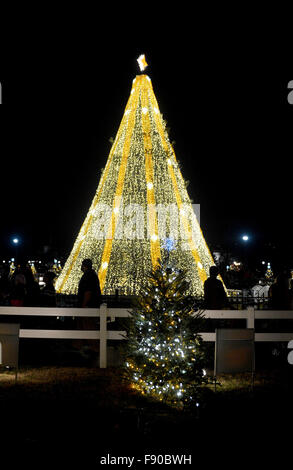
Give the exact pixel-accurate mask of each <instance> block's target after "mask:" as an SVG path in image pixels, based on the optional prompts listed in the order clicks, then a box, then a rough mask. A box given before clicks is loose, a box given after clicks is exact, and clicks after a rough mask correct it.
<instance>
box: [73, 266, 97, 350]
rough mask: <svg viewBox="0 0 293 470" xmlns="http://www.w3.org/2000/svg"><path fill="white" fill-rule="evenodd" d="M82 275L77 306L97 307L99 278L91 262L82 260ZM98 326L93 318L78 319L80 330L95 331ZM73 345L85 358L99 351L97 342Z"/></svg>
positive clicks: (77, 342) (88, 341)
mask: <svg viewBox="0 0 293 470" xmlns="http://www.w3.org/2000/svg"><path fill="white" fill-rule="evenodd" d="M81 270H82V271H83V275H82V277H81V279H80V281H79V285H78V306H79V307H81V308H90V307H99V305H100V302H101V289H100V283H99V278H98V276H97V274H96V272H95V271H94V270H93V268H92V260H91V259H88V258H87V259H84V260H83V262H82V264H81ZM97 326H98V321H97V318H95V317H85V318H83V317H78V318H77V328H78V329H80V330H96V329H97ZM74 345H75V346H76V347H78V348H79V349H80V348H81V355H82V356H83V357H84V358H86V359H89V358H94V356H97V352H98V351H99V345H98V342H97V341H91V340H87V341H85V340H83V341H82V342H81V341H80V340H75V341H74Z"/></svg>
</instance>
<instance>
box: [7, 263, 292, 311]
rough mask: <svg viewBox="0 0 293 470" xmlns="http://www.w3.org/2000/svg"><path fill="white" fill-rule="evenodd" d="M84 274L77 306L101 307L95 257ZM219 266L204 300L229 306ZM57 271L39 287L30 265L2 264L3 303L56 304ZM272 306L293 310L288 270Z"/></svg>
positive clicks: (211, 304) (219, 306)
mask: <svg viewBox="0 0 293 470" xmlns="http://www.w3.org/2000/svg"><path fill="white" fill-rule="evenodd" d="M81 270H82V272H83V275H82V277H81V279H80V282H79V288H78V295H77V306H78V307H98V306H99V305H100V302H101V290H100V286H99V278H98V276H97V274H96V273H95V271H94V270H93V269H92V261H91V260H90V259H85V260H83V262H82V265H81ZM218 275H219V270H218V268H217V267H216V266H212V267H211V268H210V276H209V277H208V279H207V280H206V281H205V283H204V304H205V308H206V309H209V310H213V309H222V308H229V300H228V297H227V294H226V291H225V289H224V286H223V283H222V281H221V280H220V279H218ZM55 277H56V275H55V273H54V272H52V271H47V272H46V273H45V274H44V278H43V283H44V285H43V287H40V286H39V284H38V282H37V281H36V279H35V278H34V275H33V272H32V270H31V267H30V266H29V265H25V266H23V267H22V266H18V267H17V269H16V270H15V271H14V273H13V275H11V274H10V272H9V269H7V268H6V269H5V268H2V272H1V274H0V305H5V306H9V305H10V306H13V307H36V306H43V307H54V306H56V292H55V287H54V280H55ZM268 298H269V308H270V309H272V310H285V309H289V310H293V279H291V280H290V281H289V277H288V275H287V273H286V272H281V273H280V274H279V275H278V276H277V278H276V279H275V282H274V283H273V284H272V285H271V286H270V288H269V292H268Z"/></svg>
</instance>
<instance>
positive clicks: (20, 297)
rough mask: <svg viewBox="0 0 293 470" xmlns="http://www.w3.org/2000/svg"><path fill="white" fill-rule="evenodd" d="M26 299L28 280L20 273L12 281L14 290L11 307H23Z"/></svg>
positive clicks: (11, 296) (12, 290)
mask: <svg viewBox="0 0 293 470" xmlns="http://www.w3.org/2000/svg"><path fill="white" fill-rule="evenodd" d="M25 298H26V279H25V276H24V275H23V274H21V273H20V272H18V273H17V274H16V275H15V276H14V279H13V280H12V289H11V294H10V305H12V306H13V307H23V305H24V302H25Z"/></svg>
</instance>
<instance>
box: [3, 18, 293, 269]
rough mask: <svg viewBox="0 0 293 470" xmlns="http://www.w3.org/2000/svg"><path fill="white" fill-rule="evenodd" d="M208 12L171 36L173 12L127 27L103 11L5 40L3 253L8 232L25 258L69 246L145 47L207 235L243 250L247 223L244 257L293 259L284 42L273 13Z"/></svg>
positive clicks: (291, 73)
mask: <svg viewBox="0 0 293 470" xmlns="http://www.w3.org/2000/svg"><path fill="white" fill-rule="evenodd" d="M173 13H174V17H173V19H174V20H175V17H176V11H174V12H173ZM285 13H286V12H285ZM185 17H186V18H187V17H188V12H186V14H185ZM243 19H244V18H243ZM271 19H272V18H271ZM205 20H206V21H205V23H204V27H203V28H200V26H201V24H200V23H201V19H200V18H196V21H195V23H192V21H191V23H190V24H188V25H187V24H185V23H184V21H181V23H180V25H181V26H182V28H183V29H181V30H180V31H181V32H180V34H179V29H178V24H177V23H176V28H175V23H174V22H173V23H168V22H166V24H165V30H164V33H163V31H162V23H160V22H159V21H153V23H152V26H151V29H150V28H149V27H148V22H147V21H146V20H144V21H142V23H143V25H141V27H137V28H136V29H135V30H134V29H131V25H130V26H126V25H125V30H124V32H123V31H122V30H121V29H120V30H117V29H116V28H115V26H114V25H113V24H112V23H111V18H109V17H106V20H105V25H104V26H105V28H104V30H103V31H104V32H101V30H100V26H101V23H103V20H102V19H101V18H99V22H98V24H96V25H94V24H92V23H89V24H88V27H87V24H86V23H84V24H83V28H82V29H81V28H79V27H77V25H78V23H73V24H71V23H70V22H69V23H67V24H66V25H64V24H62V23H61V24H60V25H58V27H57V26H56V25H54V27H52V26H51V27H49V29H47V28H46V29H45V32H44V31H43V25H38V27H37V29H36V30H33V32H32V31H31V30H30V29H29V28H28V29H27V30H26V32H25V33H24V34H23V35H21V34H19V35H18V36H16V39H15V38H14V37H13V35H14V32H13V31H12V32H11V33H10V35H8V36H7V37H6V44H5V46H4V47H2V50H1V63H2V67H1V73H0V80H1V83H2V86H3V104H4V107H3V106H2V107H1V140H0V155H1V166H2V171H1V185H0V200H1V226H0V255H1V256H6V254H12V253H13V252H12V251H11V248H10V244H11V243H10V238H11V235H18V236H19V237H20V238H21V240H22V242H21V245H22V246H21V251H22V254H23V255H25V256H28V257H29V256H33V255H34V254H35V253H37V252H38V251H39V252H41V251H42V249H43V246H44V245H49V246H51V247H53V248H54V249H55V250H56V253H57V254H59V256H66V255H67V254H68V252H69V251H70V249H71V247H72V244H73V241H74V239H75V237H76V235H77V233H78V231H79V228H80V226H81V224H82V222H83V219H84V217H85V216H86V213H87V210H88V208H89V206H90V203H91V200H92V198H93V196H94V193H95V191H96V188H97V185H98V181H99V178H100V172H101V169H102V168H103V167H104V166H105V163H106V160H107V157H108V154H109V151H110V148H111V144H110V143H109V138H110V137H115V135H116V132H117V130H118V126H119V123H120V120H121V118H122V115H123V112H124V108H125V105H126V102H127V100H128V97H129V93H130V90H131V85H132V80H133V78H134V77H135V75H136V73H137V72H138V67H137V63H136V58H137V57H138V55H139V54H140V53H145V55H146V59H147V61H148V63H149V67H148V69H147V70H146V73H147V74H148V75H149V76H150V77H151V79H152V83H153V88H154V92H155V94H156V97H157V100H158V103H159V106H160V110H161V112H162V113H163V115H164V118H165V119H166V120H167V124H168V127H170V139H171V141H175V142H176V144H175V153H176V156H177V159H178V160H179V161H180V162H181V164H182V173H183V177H184V178H185V179H186V180H189V181H190V184H189V187H188V191H189V194H190V197H191V198H192V199H193V201H194V202H195V203H199V204H200V205H201V226H202V230H203V233H204V235H205V237H206V240H207V242H208V244H209V245H210V246H211V248H212V249H213V248H215V247H216V246H217V245H218V244H220V245H221V246H222V247H225V248H227V249H232V248H233V249H235V250H236V251H237V250H238V251H240V252H242V250H243V249H244V248H243V246H242V245H243V242H242V241H241V235H243V234H244V233H245V234H248V235H249V236H250V240H249V243H248V244H247V246H246V247H245V249H246V250H247V254H249V253H250V255H251V256H252V257H253V259H257V260H258V261H259V260H260V259H262V258H263V257H264V256H267V257H269V259H266V260H267V261H273V263H274V262H275V263H279V264H280V265H281V264H286V265H287V266H288V267H291V266H293V259H292V243H291V239H292V211H291V200H292V197H291V194H292V189H291V181H292V170H291V167H292V166H291V160H292V159H291V154H292V123H293V106H290V105H289V104H288V101H287V95H288V92H289V90H288V89H287V85H288V82H289V81H290V80H293V67H292V48H291V52H290V44H291V45H292V41H291V42H290V40H289V39H288V36H289V35H286V34H285V33H286V25H285V24H284V25H283V27H282V24H280V23H278V22H277V20H276V23H274V22H270V23H267V22H266V20H265V19H263V21H262V19H260V20H258V21H256V20H255V22H254V20H252V19H251V17H250V20H249V18H248V19H247V20H246V21H243V23H240V22H238V21H236V22H230V21H229V18H228V19H226V23H219V24H216V27H215V24H214V23H213V24H210V22H209V19H208V17H207V18H205ZM178 21H179V20H178ZM55 26H56V29H54V28H55ZM132 26H133V25H132ZM136 26H137V25H136ZM280 26H281V28H280V29H278V28H279V27H280ZM121 31H122V32H121ZM126 31H127V34H126ZM287 31H288V32H289V30H287ZM154 32H155V33H156V34H154ZM291 39H292V38H291Z"/></svg>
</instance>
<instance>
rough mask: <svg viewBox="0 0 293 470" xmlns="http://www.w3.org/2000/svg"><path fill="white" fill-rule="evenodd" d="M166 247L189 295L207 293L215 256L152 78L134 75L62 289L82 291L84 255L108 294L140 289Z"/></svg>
mask: <svg viewBox="0 0 293 470" xmlns="http://www.w3.org/2000/svg"><path fill="white" fill-rule="evenodd" d="M142 62H143V61H141V60H140V61H139V63H140V64H141V63H142ZM142 68H143V66H142ZM166 253H167V255H168V256H169V262H170V264H171V265H172V266H174V267H176V268H178V269H182V270H184V271H185V272H187V276H188V279H187V280H188V281H189V283H190V294H192V295H200V294H202V293H203V283H204V281H205V279H206V278H207V276H208V273H209V267H210V266H211V265H212V264H214V261H213V258H212V256H211V254H210V251H209V249H208V247H207V245H206V242H205V240H204V237H203V234H202V232H201V229H200V226H199V224H198V221H197V218H196V216H195V214H194V212H193V208H192V204H191V201H190V198H189V196H188V193H187V190H186V184H185V182H184V179H183V177H182V175H181V172H180V169H179V167H178V163H177V161H176V156H175V153H174V150H173V148H172V145H171V143H170V141H169V137H168V133H167V131H166V128H165V122H164V120H163V117H162V115H161V113H160V111H159V106H158V102H157V100H156V97H155V94H154V91H153V88H152V83H151V80H150V78H149V77H148V76H147V75H146V74H141V75H137V76H136V78H135V79H134V80H133V84H132V89H131V93H130V97H129V100H128V103H127V105H126V108H125V112H124V115H123V118H122V121H121V124H120V127H119V129H118V132H117V135H116V138H115V141H114V143H113V146H112V148H111V151H110V154H109V157H108V160H107V164H106V167H105V169H104V171H103V173H102V176H101V179H100V182H99V185H98V189H97V192H96V194H95V196H94V199H93V201H92V204H91V207H90V209H89V211H88V214H87V216H86V218H85V221H84V223H83V225H82V227H81V229H80V232H79V234H78V236H77V239H76V241H75V243H74V246H73V249H72V251H71V253H70V255H69V257H68V259H67V261H66V263H65V266H64V268H63V270H62V272H61V274H60V276H59V278H58V280H57V282H56V290H57V292H59V293H66V294H74V293H76V292H77V288H78V283H79V280H80V277H81V275H82V272H81V269H80V268H81V263H82V260H83V259H84V258H91V260H92V262H93V268H94V269H95V270H96V271H97V272H98V275H99V279H100V285H101V291H102V293H103V294H104V295H107V294H113V293H114V292H115V290H116V289H119V291H120V293H122V294H137V293H138V292H139V291H140V288H141V284H142V281H143V280H144V278H145V276H146V274H147V273H149V272H150V271H151V269H152V268H155V267H156V266H157V264H158V260H159V259H161V258H162V257H163V256H165V255H166Z"/></svg>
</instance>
